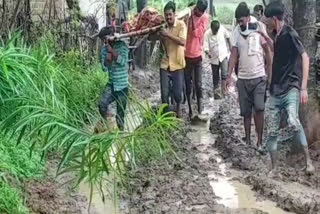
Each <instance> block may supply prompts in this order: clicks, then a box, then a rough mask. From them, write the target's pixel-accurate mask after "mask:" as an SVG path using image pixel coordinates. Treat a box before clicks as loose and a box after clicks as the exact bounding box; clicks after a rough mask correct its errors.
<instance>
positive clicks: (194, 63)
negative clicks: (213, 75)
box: [184, 57, 202, 98]
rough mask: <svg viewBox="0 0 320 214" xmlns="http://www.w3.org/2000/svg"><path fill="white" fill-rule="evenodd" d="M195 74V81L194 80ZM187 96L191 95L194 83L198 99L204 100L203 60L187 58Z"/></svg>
mask: <svg viewBox="0 0 320 214" xmlns="http://www.w3.org/2000/svg"><path fill="white" fill-rule="evenodd" d="M193 74H194V79H192V78H193ZM184 77H185V82H186V94H187V96H190V95H191V92H192V84H193V83H194V86H195V89H196V95H197V98H202V58H201V57H198V58H186V69H185V74H184Z"/></svg>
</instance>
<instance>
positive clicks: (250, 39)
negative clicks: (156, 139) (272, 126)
mask: <svg viewBox="0 0 320 214" xmlns="http://www.w3.org/2000/svg"><path fill="white" fill-rule="evenodd" d="M235 18H236V19H237V22H238V27H237V28H236V29H235V30H237V34H236V35H237V36H236V37H234V40H233V44H232V50H231V56H230V60H229V66H228V78H227V82H226V84H227V86H229V85H230V83H231V75H232V72H233V69H234V67H235V65H236V63H237V62H239V67H238V69H239V71H238V81H237V89H238V92H239V104H240V114H241V116H243V118H244V128H245V134H246V136H245V141H246V143H247V144H251V139H250V134H251V118H252V110H254V112H255V114H254V117H255V126H256V131H257V134H258V142H257V146H258V148H261V147H262V133H263V123H264V106H265V103H264V102H265V92H266V85H267V78H266V72H265V63H264V55H265V56H266V58H267V66H266V67H267V72H268V73H271V64H272V62H271V61H272V56H271V51H270V48H269V45H268V44H267V42H266V40H265V39H264V37H263V36H262V35H261V34H260V33H259V30H260V29H261V27H259V23H250V10H249V8H248V6H247V5H246V4H245V3H240V4H239V5H238V7H237V9H236V12H235Z"/></svg>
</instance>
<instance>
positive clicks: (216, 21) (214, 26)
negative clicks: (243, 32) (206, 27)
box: [211, 20, 220, 31]
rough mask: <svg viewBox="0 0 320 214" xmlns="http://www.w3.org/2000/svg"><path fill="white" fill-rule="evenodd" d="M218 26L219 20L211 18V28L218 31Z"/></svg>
mask: <svg viewBox="0 0 320 214" xmlns="http://www.w3.org/2000/svg"><path fill="white" fill-rule="evenodd" d="M219 28H220V22H219V21H218V20H213V21H212V22H211V29H214V30H216V31H218V30H219Z"/></svg>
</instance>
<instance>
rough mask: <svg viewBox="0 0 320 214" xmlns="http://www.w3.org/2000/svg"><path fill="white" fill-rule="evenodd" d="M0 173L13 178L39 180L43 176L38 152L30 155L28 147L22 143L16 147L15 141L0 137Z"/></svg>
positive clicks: (42, 166) (42, 167)
mask: <svg viewBox="0 0 320 214" xmlns="http://www.w3.org/2000/svg"><path fill="white" fill-rule="evenodd" d="M0 139H1V140H0V172H1V173H2V175H4V177H6V176H7V175H9V176H13V177H15V178H18V179H20V178H39V177H41V175H42V174H43V170H44V165H43V162H42V161H41V156H40V154H39V152H37V151H35V152H34V153H33V154H32V156H31V155H30V146H28V144H27V143H25V142H23V143H20V144H19V145H16V143H15V142H16V140H10V139H9V138H7V137H6V136H3V135H0Z"/></svg>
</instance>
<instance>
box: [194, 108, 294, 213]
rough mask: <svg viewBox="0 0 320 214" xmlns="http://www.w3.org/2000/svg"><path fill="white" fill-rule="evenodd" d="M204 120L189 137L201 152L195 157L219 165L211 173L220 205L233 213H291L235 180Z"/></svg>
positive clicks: (209, 174) (211, 183) (234, 172)
mask: <svg viewBox="0 0 320 214" xmlns="http://www.w3.org/2000/svg"><path fill="white" fill-rule="evenodd" d="M207 114H209V115H211V113H210V112H207ZM200 118H201V117H200ZM201 119H202V123H201V122H198V123H197V124H193V125H191V128H192V130H193V132H190V133H188V137H189V138H190V139H191V142H192V143H193V144H194V146H195V147H196V148H197V150H198V151H199V153H198V154H196V157H197V158H198V160H199V161H200V162H209V161H210V162H215V163H216V165H217V169H215V170H213V171H208V178H209V181H210V186H211V187H212V189H213V192H214V194H215V195H216V196H217V197H218V199H217V203H218V204H221V205H224V206H225V207H227V208H230V209H231V210H238V209H242V210H243V209H248V210H260V211H262V212H265V213H270V214H290V212H286V211H284V210H282V209H280V208H278V207H277V206H276V203H274V202H271V201H268V200H263V201H262V200H260V201H259V200H258V199H257V198H256V196H255V192H254V191H252V190H251V188H250V186H248V185H245V184H243V183H241V182H239V181H237V180H235V179H236V175H237V172H236V171H234V170H231V169H229V167H228V165H227V164H226V163H224V162H223V161H222V158H221V157H220V156H219V153H218V151H217V150H216V149H215V148H214V147H213V145H214V144H215V139H217V137H218V136H217V135H214V134H212V133H211V132H210V131H209V127H210V121H209V120H208V121H206V122H205V120H206V119H205V118H201Z"/></svg>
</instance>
